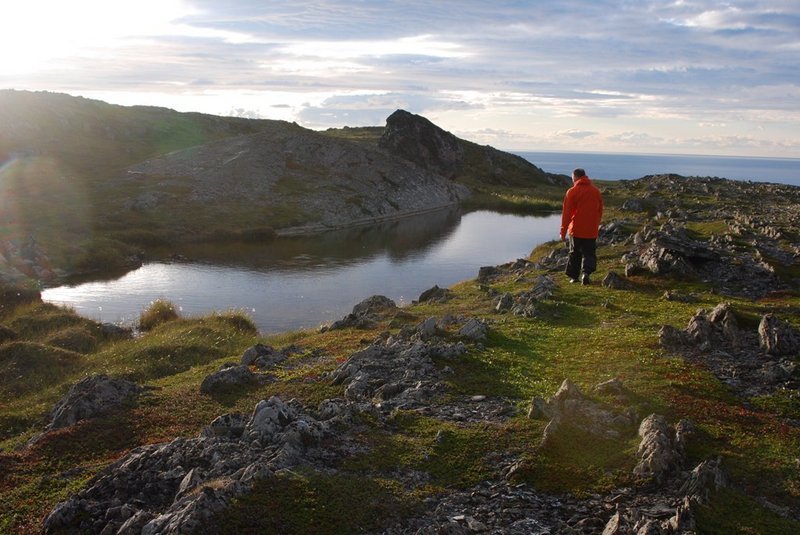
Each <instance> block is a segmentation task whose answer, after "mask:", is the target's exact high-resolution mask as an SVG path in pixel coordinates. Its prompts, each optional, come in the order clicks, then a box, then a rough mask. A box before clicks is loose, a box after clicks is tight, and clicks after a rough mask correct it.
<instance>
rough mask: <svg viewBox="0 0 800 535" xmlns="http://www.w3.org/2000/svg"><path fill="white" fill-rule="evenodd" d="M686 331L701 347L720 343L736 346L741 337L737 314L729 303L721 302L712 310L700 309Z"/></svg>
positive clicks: (690, 338)
mask: <svg viewBox="0 0 800 535" xmlns="http://www.w3.org/2000/svg"><path fill="white" fill-rule="evenodd" d="M684 332H685V333H686V335H687V337H688V339H689V340H691V341H692V343H694V344H695V345H697V346H698V347H700V348H701V349H707V348H710V347H714V346H715V345H719V344H723V345H728V346H732V347H736V346H738V345H739V343H740V338H741V334H740V332H739V326H738V322H737V321H736V315H735V314H734V313H733V309H732V308H731V306H730V304H728V303H720V304H719V305H717V306H716V307H714V308H713V309H712V310H711V311H710V312H708V311H706V310H705V309H700V310H698V311H697V313H696V314H695V315H694V316H693V317H692V319H691V320H689V325H688V326H687V327H686V329H685V331H684Z"/></svg>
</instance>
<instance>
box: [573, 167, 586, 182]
mask: <svg viewBox="0 0 800 535" xmlns="http://www.w3.org/2000/svg"><path fill="white" fill-rule="evenodd" d="M585 176H586V171H584V170H583V169H581V168H580V167H578V168H577V169H575V170H574V171H573V172H572V181H573V182H575V181H577V180H580V179H581V178H583V177H585Z"/></svg>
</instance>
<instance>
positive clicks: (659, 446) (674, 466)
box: [633, 414, 691, 482]
mask: <svg viewBox="0 0 800 535" xmlns="http://www.w3.org/2000/svg"><path fill="white" fill-rule="evenodd" d="M690 428H691V425H690V424H689V423H688V422H685V421H682V422H681V423H679V425H678V426H676V428H675V429H670V427H669V426H668V425H667V421H666V420H665V419H664V417H663V416H660V415H657V414H651V415H650V416H648V417H647V418H645V419H644V420H642V423H641V425H640V426H639V436H640V437H641V438H642V441H641V442H640V443H639V449H638V451H637V453H636V454H637V456H638V457H639V462H638V463H637V464H636V466H635V467H634V469H633V473H634V475H636V476H637V477H641V478H644V479H652V480H655V481H657V482H662V481H664V480H665V479H666V478H667V477H669V476H670V475H672V474H673V473H675V471H677V470H679V469H680V467H681V466H682V465H683V463H684V460H685V455H686V453H685V444H686V435H687V434H688V433H689V430H690Z"/></svg>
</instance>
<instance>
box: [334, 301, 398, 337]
mask: <svg viewBox="0 0 800 535" xmlns="http://www.w3.org/2000/svg"><path fill="white" fill-rule="evenodd" d="M396 311H397V304H396V303H395V302H394V301H392V300H391V299H389V298H388V297H386V296H384V295H373V296H372V297H368V298H366V299H364V300H363V301H361V302H360V303H358V304H357V305H355V306H354V307H353V310H352V312H350V313H349V314H348V315H347V316H345V317H344V318H342V319H340V320H338V321H335V322H333V323H332V324H331V325H330V326H325V327H323V328H322V331H323V332H324V331H327V330H331V331H335V330H337V329H346V328H349V327H353V328H356V329H370V328H372V327H374V326H375V325H376V323H377V322H378V321H380V319H381V318H384V317H386V316H387V315H389V314H393V313H394V312H396Z"/></svg>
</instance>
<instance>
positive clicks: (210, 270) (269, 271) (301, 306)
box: [42, 210, 560, 333]
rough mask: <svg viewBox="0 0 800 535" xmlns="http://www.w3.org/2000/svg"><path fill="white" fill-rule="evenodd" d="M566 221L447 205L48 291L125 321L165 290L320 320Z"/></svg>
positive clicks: (448, 278) (265, 317)
mask: <svg viewBox="0 0 800 535" xmlns="http://www.w3.org/2000/svg"><path fill="white" fill-rule="evenodd" d="M559 224H560V215H558V214H553V215H547V216H542V217H535V216H517V215H508V214H499V213H496V212H488V211H478V212H471V213H468V214H462V213H460V212H459V211H457V210H454V211H440V212H435V213H430V214H425V215H421V216H415V217H411V218H406V219H403V220H399V221H394V222H391V223H384V224H378V225H373V226H370V227H364V228H359V229H351V230H348V231H339V232H329V233H326V234H323V235H320V236H315V237H305V238H283V239H279V240H276V241H274V242H272V243H269V244H266V245H261V246H255V245H253V246H241V245H236V246H214V247H213V248H209V247H205V248H195V249H186V250H181V251H179V252H180V253H182V254H183V255H184V256H186V257H187V258H189V259H190V260H188V261H182V262H152V263H147V264H145V265H144V266H142V267H141V268H139V269H137V270H135V271H132V272H130V273H128V274H126V275H125V276H123V277H121V278H119V279H116V280H108V281H94V282H88V283H84V284H78V285H74V286H61V287H57V288H50V289H47V290H45V291H44V292H43V293H42V297H43V299H44V300H46V301H49V302H51V303H57V304H64V305H67V306H70V307H72V308H74V309H75V310H76V311H77V312H78V313H80V314H82V315H84V316H86V317H90V318H92V319H96V320H99V321H104V322H113V323H120V324H124V325H133V324H134V323H135V322H136V320H137V319H138V317H139V314H140V313H141V312H142V310H144V309H145V308H147V306H148V305H149V304H150V303H151V302H152V301H154V300H155V299H159V298H163V299H168V300H170V301H172V302H173V303H175V304H176V306H178V307H179V308H180V309H181V313H182V315H184V316H193V315H201V314H207V313H209V312H213V311H223V310H241V311H245V312H246V313H247V314H248V315H249V316H250V317H251V318H252V319H253V321H254V322H255V323H256V325H257V326H258V328H259V329H260V330H261V332H263V333H276V332H281V331H287V330H294V329H301V328H315V327H318V326H320V325H322V324H324V323H327V322H330V321H333V320H336V319H339V318H341V317H342V316H344V315H345V314H347V313H348V312H350V310H351V309H352V307H353V305H355V304H356V303H358V302H360V301H361V300H363V299H365V298H367V297H369V296H371V295H375V294H381V295H385V296H387V297H390V298H392V299H394V300H395V301H396V302H397V303H398V304H407V303H410V302H411V301H412V300H415V299H417V298H418V297H419V294H420V293H422V292H423V291H424V290H426V289H428V288H430V287H432V286H433V285H434V284H437V285H439V286H441V287H447V286H451V285H452V284H455V283H456V282H459V281H462V280H465V279H472V278H474V277H475V276H477V273H478V268H479V267H481V266H486V265H497V264H502V263H504V262H508V261H512V260H516V259H517V258H523V257H527V255H528V254H529V253H530V252H531V250H532V249H533V248H534V247H535V246H536V245H538V244H540V243H544V242H546V241H549V240H552V239H557V238H558V227H559ZM193 258H194V259H202V261H200V260H191V259H193Z"/></svg>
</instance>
